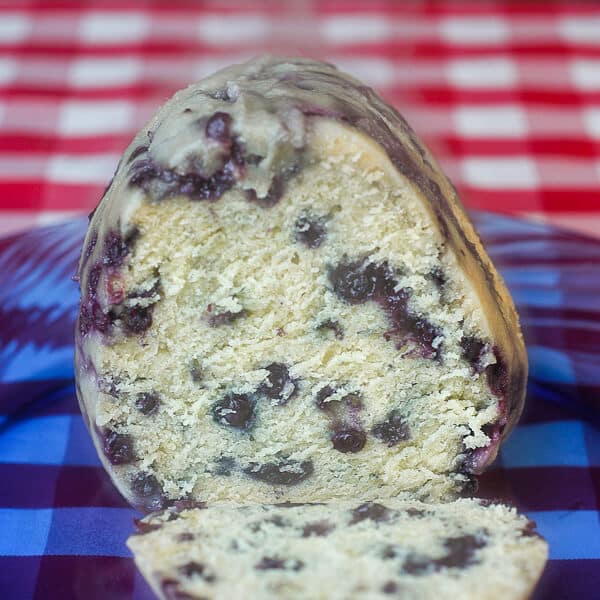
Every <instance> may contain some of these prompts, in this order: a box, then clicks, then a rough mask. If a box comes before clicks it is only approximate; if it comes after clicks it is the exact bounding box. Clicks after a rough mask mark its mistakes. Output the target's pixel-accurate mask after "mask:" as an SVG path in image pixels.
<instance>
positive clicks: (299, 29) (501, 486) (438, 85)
mask: <svg viewBox="0 0 600 600" xmlns="http://www.w3.org/2000/svg"><path fill="white" fill-rule="evenodd" d="M263 50H269V51H272V52H282V53H288V54H304V55H310V56H316V57H320V58H326V59H327V60H330V61H332V62H335V63H336V64H338V65H339V66H340V67H342V68H344V69H345V70H347V71H350V72H352V73H353V74H355V75H357V76H359V77H360V78H362V79H363V80H365V81H366V82H367V83H369V84H371V85H373V86H374V87H376V88H377V89H378V90H379V91H380V92H381V93H382V94H383V95H384V96H385V97H386V98H387V99H388V100H390V101H391V102H392V103H394V104H395V105H397V106H398V107H400V109H401V110H402V112H403V113H404V114H405V115H406V116H407V118H408V119H409V121H411V122H412V123H413V125H414V126H415V128H416V130H417V132H418V133H419V134H421V135H422V136H423V137H424V138H426V140H427V141H428V143H429V145H430V146H431V147H432V149H433V150H434V152H435V153H436V154H437V155H438V157H439V158H440V159H441V162H442V163H443V165H444V167H445V168H446V170H447V171H448V172H449V173H450V175H451V176H452V177H453V179H454V181H455V182H456V184H457V187H458V188H459V189H460V191H461V192H462V195H463V198H464V199H465V201H466V203H467V204H468V205H469V206H470V207H472V208H478V209H485V210H487V211H494V212H495V213H499V212H500V213H504V214H506V215H519V216H527V217H530V218H533V219H535V220H537V221H541V222H543V223H542V224H534V223H532V222H531V221H530V222H525V221H521V220H516V219H512V218H508V217H501V216H498V215H497V214H496V215H493V214H490V213H482V212H479V213H474V217H475V220H476V224H477V226H478V228H479V230H480V232H481V234H482V237H483V238H484V240H485V241H486V242H487V243H488V246H489V249H490V252H491V254H492V256H493V258H494V260H495V261H496V262H497V263H498V264H499V265H500V267H501V269H502V272H503V274H504V276H505V277H506V280H507V282H508V284H509V286H510V287H511V291H512V293H513V296H514V297H515V300H516V301H517V303H518V306H519V310H520V312H521V315H522V320H523V325H524V328H525V330H526V337H527V342H528V352H529V357H530V362H531V367H532V377H531V382H530V389H529V399H528V408H527V410H526V413H525V415H524V418H523V420H522V421H521V424H520V425H519V426H518V428H517V429H516V431H515V432H514V433H513V435H512V436H511V438H510V440H509V442H508V444H507V445H506V446H505V448H504V449H503V451H502V453H501V457H500V459H499V460H498V461H497V463H496V465H495V466H494V468H493V469H492V470H491V471H490V472H489V473H487V474H486V475H485V476H484V477H483V479H482V486H481V494H482V495H483V496H485V497H494V498H495V497H499V498H503V499H505V500H508V501H511V502H514V503H515V504H516V505H517V506H518V507H519V508H520V509H521V510H523V511H526V512H527V513H528V514H529V515H530V516H531V517H532V518H534V519H535V520H536V521H537V522H538V525H539V528H540V530H541V532H542V533H543V534H544V535H545V536H546V537H547V538H548V540H549V542H550V546H551V551H550V552H551V561H550V563H549V566H548V568H547V570H546V573H545V575H544V578H543V581H542V584H541V586H540V588H539V590H538V592H537V594H536V599H538V600H541V599H544V600H555V599H563V598H564V599H567V598H591V599H593V598H600V519H599V512H598V510H599V507H600V433H599V432H598V429H597V427H598V426H600V412H599V408H600V342H599V341H598V336H599V335H600V302H599V301H598V297H599V295H600V241H595V240H593V239H591V238H583V237H578V236H577V235H575V234H574V233H568V232H566V231H558V230H556V229H554V228H552V227H550V224H560V225H562V226H564V227H568V228H570V229H572V230H578V231H580V232H581V231H583V232H587V233H590V234H592V235H595V236H597V237H600V185H599V183H600V5H596V7H594V5H593V4H591V3H586V4H577V3H573V2H568V3H567V2H565V3H550V4H549V3H537V2H536V3H533V2H531V3H518V4H517V3H509V4H503V3H499V2H489V1H488V2H485V3H483V2H475V1H473V2H455V3H452V4H448V5H447V4H443V3H436V2H414V3H410V5H409V4H408V3H399V2H383V1H378V2H368V1H367V0H364V1H362V2H356V1H355V2H351V1H349V0H336V1H333V0H331V1H326V2H310V1H308V0H298V1H296V2H293V3H291V2H289V3H285V4H284V3H276V2H268V3H267V2H265V3H258V2H244V3H241V2H236V1H235V0H234V1H229V2H226V3H225V2H224V3H216V2H209V1H206V2H196V3H192V2H191V1H190V2H183V1H181V0H173V1H171V2H168V3H167V2H165V3H158V2H141V1H140V2H135V1H132V0H123V1H122V2H118V1H117V0H105V1H103V2H91V1H88V2H81V3H77V4H76V3H74V2H67V1H59V0H46V1H38V2H33V1H29V2H27V1H24V2H18V3H17V2H11V1H10V0H9V1H4V2H0V237H1V236H2V235H5V236H6V235H8V234H13V235H10V236H9V237H5V238H4V239H0V532H1V533H0V598H2V599H4V598H7V599H9V600H12V599H17V600H20V599H29V598H35V599H40V600H41V599H56V600H58V599H60V600H71V599H73V600H75V599H77V600H96V599H97V600H100V599H103V600H104V599H110V600H112V599H114V600H143V599H146V600H147V599H149V598H151V593H150V592H149V590H148V588H147V587H146V585H145V583H144V582H143V581H142V580H141V579H140V577H139V575H137V574H136V572H135V569H134V568H133V563H132V561H131V558H130V556H129V554H128V551H127V549H126V548H125V546H124V540H125V538H126V537H127V535H128V533H129V532H130V531H131V520H132V517H133V516H134V514H135V513H134V511H132V510H131V509H130V508H129V507H127V505H126V504H125V503H124V502H123V500H122V499H121V498H120V497H119V496H118V494H117V493H116V492H115V491H114V489H113V488H112V486H111V484H110V482H109V480H108V479H107V477H106V476H105V475H104V473H103V471H102V469H101V468H100V466H99V463H98V461H97V459H96V457H95V453H94V451H93V448H92V445H91V442H90V441H89V439H88V435H87V433H86V431H85V428H84V425H83V422H82V420H81V418H80V416H79V412H78V408H77V404H76V401H75V398H74V393H73V384H72V350H73V348H72V333H71V332H72V330H73V320H74V315H75V310H76V302H77V289H76V286H75V285H74V284H73V283H72V282H71V281H70V276H71V275H72V273H73V272H74V265H75V261H76V257H77V253H78V251H79V246H80V244H81V240H82V236H83V232H84V228H85V222H84V221H83V220H81V219H75V220H71V221H70V222H69V223H67V224H65V225H60V226H55V227H50V228H45V229H41V230H37V231H32V232H30V233H26V234H23V235H17V234H16V232H18V231H20V230H24V229H27V228H29V227H31V226H33V225H43V224H48V223H53V222H56V221H59V220H64V219H65V218H67V217H74V216H77V215H79V214H80V213H82V212H88V211H89V210H90V209H91V208H92V207H93V206H94V205H95V204H96V202H97V200H98V198H99V197H100V195H101V192H102V190H103V188H104V186H105V185H106V183H107V181H108V180H109V178H110V176H111V174H112V172H113V170H114V168H115V166H116V163H117V159H118V156H119V154H120V153H121V152H122V150H123V149H124V148H125V146H126V145H127V144H128V142H129V140H130V138H131V137H132V135H133V133H134V132H135V130H136V129H137V128H138V127H139V126H140V125H141V124H142V123H143V122H144V120H145V119H147V118H148V117H149V116H150V115H151V114H152V113H153V112H154V110H155V109H156V107H157V105H158V104H160V103H161V102H162V101H164V100H165V99H166V98H167V97H168V96H169V95H170V94H171V93H172V92H173V91H174V90H175V89H177V88H179V87H182V86H183V85H185V84H187V83H188V82H189V81H191V80H193V79H196V78H198V77H200V76H202V75H204V74H208V73H209V72H211V71H213V70H214V69H216V68H218V67H220V66H223V65H225V64H228V63H230V62H233V61H239V60H241V59H243V58H246V57H248V56H251V55H253V54H256V53H257V52H258V51H263ZM544 223H545V224H544Z"/></svg>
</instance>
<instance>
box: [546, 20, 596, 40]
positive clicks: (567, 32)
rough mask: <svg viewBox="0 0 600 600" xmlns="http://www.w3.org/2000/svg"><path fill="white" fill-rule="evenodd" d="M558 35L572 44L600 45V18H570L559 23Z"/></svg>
mask: <svg viewBox="0 0 600 600" xmlns="http://www.w3.org/2000/svg"><path fill="white" fill-rule="evenodd" d="M557 29H558V35H559V36H560V37H561V38H563V39H564V40H566V41H568V42H571V43H572V44H592V45H596V46H599V45H600V17H593V16H590V15H586V16H569V17H563V18H562V19H560V20H559V22H558V27H557Z"/></svg>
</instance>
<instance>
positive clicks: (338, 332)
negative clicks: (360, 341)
mask: <svg viewBox="0 0 600 600" xmlns="http://www.w3.org/2000/svg"><path fill="white" fill-rule="evenodd" d="M317 330H318V331H324V332H325V331H331V332H333V335H334V336H335V338H336V339H338V340H343V339H344V329H343V328H342V326H341V325H340V324H339V323H338V322H337V321H333V320H332V319H327V320H326V321H323V322H322V323H320V324H319V325H318V326H317Z"/></svg>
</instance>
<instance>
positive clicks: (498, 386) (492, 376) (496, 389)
mask: <svg viewBox="0 0 600 600" xmlns="http://www.w3.org/2000/svg"><path fill="white" fill-rule="evenodd" d="M493 352H494V356H495V358H496V363H495V364H493V365H489V366H488V367H486V369H485V372H486V376H487V382H488V386H489V388H490V390H492V393H493V394H494V395H496V396H498V397H499V398H503V397H505V396H506V394H507V392H508V387H509V380H508V370H507V368H506V363H505V361H504V357H503V356H502V353H501V352H500V348H498V347H497V346H494V348H493Z"/></svg>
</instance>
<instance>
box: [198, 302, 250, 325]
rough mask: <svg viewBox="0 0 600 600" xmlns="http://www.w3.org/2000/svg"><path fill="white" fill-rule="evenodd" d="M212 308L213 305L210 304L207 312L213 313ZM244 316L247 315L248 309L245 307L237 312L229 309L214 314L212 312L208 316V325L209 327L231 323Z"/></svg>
mask: <svg viewBox="0 0 600 600" xmlns="http://www.w3.org/2000/svg"><path fill="white" fill-rule="evenodd" d="M212 310H213V309H212V305H211V304H209V305H208V309H207V312H209V313H212ZM244 316H246V311H245V310H244V309H242V310H238V311H237V312H232V311H230V310H227V311H224V312H222V313H217V314H214V315H213V314H210V316H209V317H208V325H209V327H221V326H222V325H231V323H233V322H234V321H236V320H237V319H239V318H241V317H244Z"/></svg>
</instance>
